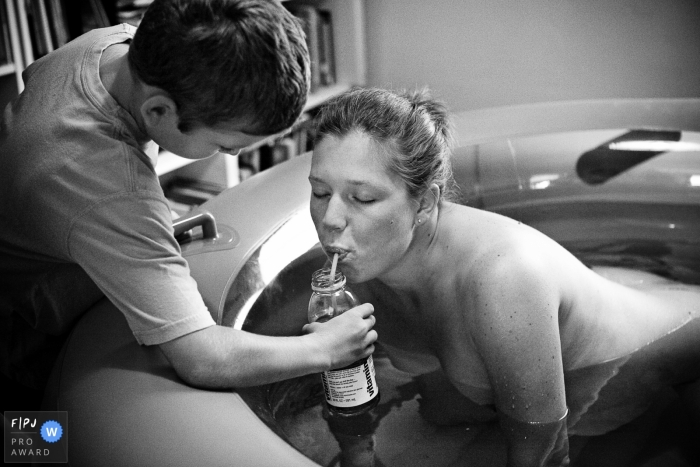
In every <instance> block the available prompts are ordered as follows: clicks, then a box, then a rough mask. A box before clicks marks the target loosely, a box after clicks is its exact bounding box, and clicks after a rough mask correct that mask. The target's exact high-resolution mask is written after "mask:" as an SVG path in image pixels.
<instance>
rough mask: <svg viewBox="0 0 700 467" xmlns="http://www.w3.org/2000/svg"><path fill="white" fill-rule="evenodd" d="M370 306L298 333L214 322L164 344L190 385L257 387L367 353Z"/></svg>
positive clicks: (346, 362)
mask: <svg viewBox="0 0 700 467" xmlns="http://www.w3.org/2000/svg"><path fill="white" fill-rule="evenodd" d="M372 312H373V307H372V305H370V304H364V305H360V306H358V307H356V308H353V309H352V310H349V311H347V312H345V313H343V314H342V315H340V316H338V317H337V318H335V319H333V320H330V321H328V322H326V323H313V324H309V325H307V326H305V327H304V330H305V331H306V332H307V333H306V334H305V335H303V336H296V337H271V336H263V335H258V334H252V333H249V332H246V331H240V330H236V329H233V328H228V327H224V326H210V327H208V328H205V329H202V330H199V331H195V332H192V333H190V334H187V335H185V336H182V337H179V338H177V339H174V340H172V341H169V342H166V343H163V344H160V348H161V350H162V351H163V353H164V354H165V356H166V357H167V359H168V360H169V361H170V363H171V364H172V365H173V367H174V368H175V371H176V372H177V374H178V375H179V376H180V377H181V378H182V379H183V380H185V382H187V383H188V384H191V385H193V386H197V387H206V388H224V387H244V386H257V385H260V384H266V383H271V382H275V381H280V380H284V379H288V378H294V377H297V376H302V375H306V374H309V373H317V372H321V371H325V370H330V369H333V368H340V367H343V366H346V365H349V364H350V363H352V362H354V361H356V360H359V359H361V358H364V357H367V356H368V355H370V354H371V353H372V352H373V351H374V341H375V340H376V339H377V333H376V331H372V330H371V328H372V326H373V325H374V317H373V316H372Z"/></svg>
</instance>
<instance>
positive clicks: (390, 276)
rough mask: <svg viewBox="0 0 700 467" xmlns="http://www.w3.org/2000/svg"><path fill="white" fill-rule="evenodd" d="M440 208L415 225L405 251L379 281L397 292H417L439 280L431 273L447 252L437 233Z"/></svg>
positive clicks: (428, 287)
mask: <svg viewBox="0 0 700 467" xmlns="http://www.w3.org/2000/svg"><path fill="white" fill-rule="evenodd" d="M441 209H442V208H436V209H435V211H434V212H433V213H432V215H431V216H430V217H429V218H428V219H426V222H425V223H424V224H422V225H417V226H415V227H414V229H415V235H414V238H413V241H412V242H411V245H410V247H409V249H408V251H407V252H406V254H405V255H404V256H403V258H402V259H401V260H400V262H399V263H398V264H397V265H396V266H395V267H393V268H392V269H391V270H390V271H388V272H387V273H386V274H383V275H382V276H380V277H379V280H380V281H381V282H382V283H384V284H385V285H387V286H389V287H391V288H392V289H394V290H396V291H399V292H402V293H414V294H417V295H420V294H421V293H422V292H425V291H426V290H430V289H431V283H432V282H433V281H435V280H438V277H437V276H438V275H437V274H434V272H435V271H436V269H437V268H439V266H440V264H441V258H442V255H443V254H445V252H446V248H445V245H444V244H443V243H442V242H441V238H442V236H441V234H440V226H441V219H442V213H441Z"/></svg>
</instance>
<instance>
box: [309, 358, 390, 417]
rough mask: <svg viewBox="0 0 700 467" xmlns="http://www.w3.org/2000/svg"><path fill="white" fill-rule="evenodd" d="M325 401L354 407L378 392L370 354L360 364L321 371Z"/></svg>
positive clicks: (340, 405)
mask: <svg viewBox="0 0 700 467" xmlns="http://www.w3.org/2000/svg"><path fill="white" fill-rule="evenodd" d="M321 379H322V380H323V390H324V392H325V393H326V402H328V404H330V405H332V406H335V407H342V408H348V407H356V406H358V405H362V404H365V403H367V402H369V401H371V400H372V399H374V398H375V397H377V394H379V390H378V387H377V380H376V378H375V373H374V361H373V360H372V356H371V355H370V356H369V357H367V360H364V361H362V363H361V364H360V365H356V366H350V367H346V368H341V369H339V370H331V371H324V372H323V373H321Z"/></svg>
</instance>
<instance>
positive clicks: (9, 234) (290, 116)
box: [0, 0, 376, 410]
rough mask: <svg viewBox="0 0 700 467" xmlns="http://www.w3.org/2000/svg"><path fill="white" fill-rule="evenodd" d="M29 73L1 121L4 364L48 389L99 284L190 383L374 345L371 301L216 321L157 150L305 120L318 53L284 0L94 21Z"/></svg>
mask: <svg viewBox="0 0 700 467" xmlns="http://www.w3.org/2000/svg"><path fill="white" fill-rule="evenodd" d="M24 80H25V82H26V89H25V91H24V92H23V93H22V94H21V95H20V96H19V97H18V98H17V99H16V100H15V101H14V102H13V103H11V104H10V105H8V107H7V109H6V110H5V113H4V117H3V121H2V126H0V162H1V163H2V167H3V169H2V171H0V226H2V227H1V228H0V364H1V368H2V372H3V373H5V375H7V376H9V377H11V378H12V379H14V380H16V381H19V382H20V383H21V384H23V385H24V386H29V387H33V388H35V389H37V390H41V389H42V388H43V386H44V384H45V382H46V379H47V377H48V374H49V372H50V369H51V367H52V365H53V363H54V361H55V356H56V355H57V353H58V351H59V350H60V346H61V345H62V343H63V341H64V336H65V335H66V331H67V330H68V329H70V327H71V325H72V324H73V323H74V322H75V320H76V319H77V317H78V316H80V315H81V314H82V313H83V312H84V311H86V310H87V309H88V308H89V307H90V306H91V305H92V304H94V303H95V302H96V301H97V300H99V299H100V298H101V297H102V296H103V294H104V296H106V297H107V298H108V299H109V300H111V301H112V302H113V303H114V304H115V306H117V307H118V308H119V309H120V310H121V311H122V313H123V314H124V316H125V317H126V319H127V321H128V323H129V326H130V327H131V329H132V331H133V332H134V336H135V337H136V339H137V341H138V342H139V343H140V344H143V345H159V346H160V348H161V349H162V351H163V352H164V354H165V355H166V357H167V358H168V360H169V361H170V362H171V364H172V365H173V367H174V368H175V370H176V372H177V373H178V375H180V377H182V378H183V379H184V380H185V381H186V382H188V383H189V384H192V385H197V386H202V387H231V386H242V385H256V384H263V383H267V382H271V381H274V380H279V379H285V378H290V377H294V376H300V375H303V374H307V373H312V372H318V371H321V370H327V369H330V368H331V367H338V366H342V365H345V364H349V363H351V362H352V361H355V360H357V359H358V358H361V357H363V356H366V355H369V353H371V351H372V350H373V346H372V343H373V342H374V340H375V339H376V332H374V331H370V329H371V327H372V325H373V324H374V318H373V317H371V312H372V308H371V306H370V305H363V306H361V307H358V308H356V309H354V310H352V312H348V313H345V314H344V315H343V316H341V317H340V318H339V319H335V320H332V321H329V322H328V323H326V324H314V325H310V326H309V327H307V329H306V331H307V334H305V335H304V336H301V337H291V338H270V337H266V336H258V335H251V334H248V333H245V332H243V331H236V330H233V329H231V328H226V327H222V326H216V325H215V323H214V321H213V320H212V318H211V315H210V314H209V311H208V310H207V309H206V307H205V305H204V303H203V301H202V298H201V297H200V295H199V293H198V291H197V286H196V284H195V282H194V280H193V279H192V278H191V277H190V275H189V269H188V266H187V262H186V261H185V260H184V259H183V258H182V256H181V255H180V249H179V247H178V245H177V242H176V241H175V239H174V238H173V233H172V224H171V219H170V211H169V208H168V205H167V202H166V201H165V199H164V197H163V193H162V190H161V188H160V185H159V183H158V179H157V176H156V175H155V172H154V166H155V164H156V162H157V150H158V146H160V147H162V148H165V149H167V150H169V151H171V152H173V153H175V154H178V155H180V156H183V157H187V158H192V159H201V158H205V157H209V156H211V155H214V154H216V153H217V152H224V153H238V152H239V151H240V150H241V149H243V148H245V147H246V146H249V145H251V144H253V143H256V142H258V141H260V140H263V139H265V138H268V137H270V136H272V135H275V134H278V133H281V132H283V131H285V130H286V129H287V128H288V127H290V126H291V125H292V124H293V123H294V121H295V120H296V119H297V117H298V116H299V114H300V113H301V111H302V109H303V106H304V104H305V102H306V95H307V92H308V87H309V58H308V51H307V50H306V46H305V42H304V36H303V33H302V32H301V28H300V26H299V25H298V23H297V22H296V21H295V19H294V17H293V16H291V15H290V14H289V13H288V12H287V11H286V10H285V8H284V7H282V6H281V5H280V4H279V3H278V2H276V1H264V0H155V1H154V2H153V4H152V5H151V6H150V7H149V9H148V10H147V12H146V14H145V16H144V18H143V20H142V22H141V24H140V25H139V28H138V30H134V28H132V27H130V26H128V25H120V26H115V27H111V28H105V29H100V30H95V31H92V32H89V33H87V34H85V35H83V36H81V37H80V38H78V39H76V40H74V41H72V42H71V43H69V44H67V45H65V46H64V47H62V48H60V49H58V50H57V51H55V52H54V53H52V54H50V55H48V56H46V57H44V58H42V59H40V60H38V61H37V62H35V63H34V64H32V65H31V66H30V67H29V68H28V69H27V70H26V71H25V74H24ZM27 408H28V407H8V408H7V409H15V410H25V409H27Z"/></svg>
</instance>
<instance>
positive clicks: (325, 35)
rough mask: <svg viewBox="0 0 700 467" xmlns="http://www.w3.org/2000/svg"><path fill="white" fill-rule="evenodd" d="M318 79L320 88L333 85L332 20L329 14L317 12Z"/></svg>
mask: <svg viewBox="0 0 700 467" xmlns="http://www.w3.org/2000/svg"><path fill="white" fill-rule="evenodd" d="M318 14H319V18H318V21H319V41H318V44H319V61H318V67H319V75H320V76H319V79H320V81H321V85H322V86H331V85H333V84H335V54H334V52H335V50H334V48H333V19H332V17H331V12H330V11H326V10H319V12H318Z"/></svg>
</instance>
